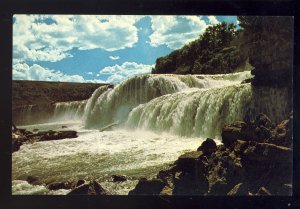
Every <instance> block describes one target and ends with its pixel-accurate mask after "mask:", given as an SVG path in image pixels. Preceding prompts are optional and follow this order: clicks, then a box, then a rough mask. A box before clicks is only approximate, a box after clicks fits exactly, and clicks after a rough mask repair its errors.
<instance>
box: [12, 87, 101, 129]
mask: <svg viewBox="0 0 300 209" xmlns="http://www.w3.org/2000/svg"><path fill="white" fill-rule="evenodd" d="M102 85H106V84H94V83H68V82H46V81H13V82H12V121H13V122H14V123H15V124H16V125H24V124H30V121H35V122H43V121H45V118H50V116H51V115H53V113H54V109H55V106H54V103H56V102H68V101H81V100H86V99H88V98H90V96H91V95H92V94H93V92H94V91H95V90H96V89H97V88H98V87H99V86H102ZM27 116H28V117H29V116H30V117H29V118H28V117H27Z"/></svg>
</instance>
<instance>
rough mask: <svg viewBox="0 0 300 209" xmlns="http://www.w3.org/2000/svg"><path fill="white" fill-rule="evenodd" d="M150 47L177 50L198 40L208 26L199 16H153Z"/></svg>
mask: <svg viewBox="0 0 300 209" xmlns="http://www.w3.org/2000/svg"><path fill="white" fill-rule="evenodd" d="M151 23H152V26H151V27H152V30H153V31H154V32H153V33H152V34H151V35H150V45H151V46H154V47H156V46H160V45H163V44H166V45H167V46H168V47H169V48H171V49H177V48H180V47H182V46H183V45H184V44H186V43H188V42H190V41H192V40H194V39H196V38H198V37H199V35H200V34H202V33H203V32H204V31H205V29H206V28H207V27H208V25H207V24H206V23H205V21H204V20H203V19H201V17H198V16H151Z"/></svg>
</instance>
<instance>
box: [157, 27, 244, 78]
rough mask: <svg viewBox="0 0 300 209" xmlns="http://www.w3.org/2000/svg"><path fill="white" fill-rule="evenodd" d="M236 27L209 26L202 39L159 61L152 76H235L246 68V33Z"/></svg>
mask: <svg viewBox="0 0 300 209" xmlns="http://www.w3.org/2000/svg"><path fill="white" fill-rule="evenodd" d="M235 28H236V26H235V25H234V24H233V23H226V22H221V23H219V24H217V25H213V26H209V27H208V28H207V29H206V31H205V32H204V33H203V34H202V35H200V37H199V38H198V39H196V40H194V41H192V42H190V43H188V44H186V45H185V46H183V47H182V48H181V49H178V50H175V51H173V52H171V53H170V54H169V55H167V56H165V57H160V58H158V59H157V60H156V65H155V67H154V68H153V69H152V73H154V74H159V73H175V74H217V73H231V72H234V71H236V70H237V69H238V68H240V67H241V66H244V65H245V64H246V60H247V52H246V50H245V49H244V48H243V41H241V40H242V39H243V31H242V30H235Z"/></svg>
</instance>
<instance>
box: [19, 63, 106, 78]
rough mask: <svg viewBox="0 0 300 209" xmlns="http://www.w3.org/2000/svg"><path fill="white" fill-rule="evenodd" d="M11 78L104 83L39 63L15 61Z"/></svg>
mask: <svg viewBox="0 0 300 209" xmlns="http://www.w3.org/2000/svg"><path fill="white" fill-rule="evenodd" d="M13 79H14V80H39V81H61V82H62V81H65V82H79V83H85V82H89V83H90V82H91V83H104V81H103V80H99V79H94V80H86V79H84V78H83V77H82V76H80V75H67V74H64V73H62V72H60V71H57V70H50V69H48V68H44V67H42V66H40V65H37V64H34V65H32V66H29V65H27V64H26V63H17V64H14V65H13Z"/></svg>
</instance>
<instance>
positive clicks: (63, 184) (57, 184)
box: [47, 182, 72, 190]
mask: <svg viewBox="0 0 300 209" xmlns="http://www.w3.org/2000/svg"><path fill="white" fill-rule="evenodd" d="M71 187H72V186H71V184H70V183H69V182H53V183H50V184H48V185H47V188H48V189H49V190H58V189H71Z"/></svg>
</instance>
